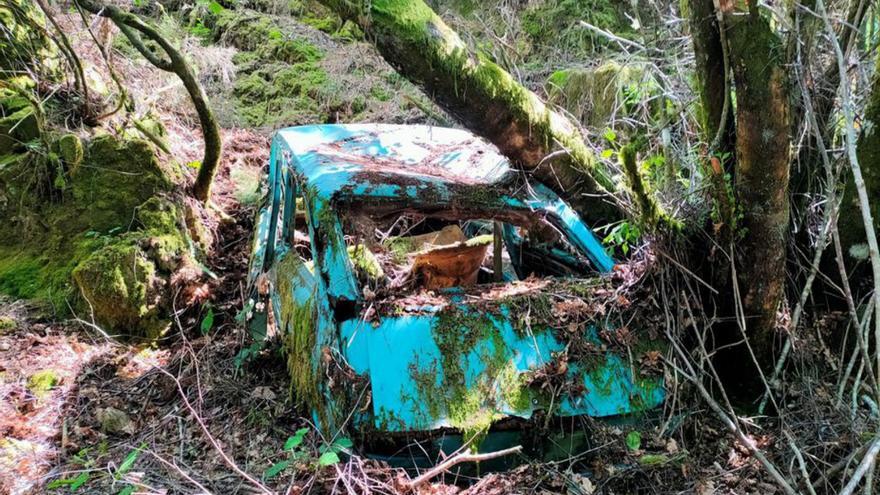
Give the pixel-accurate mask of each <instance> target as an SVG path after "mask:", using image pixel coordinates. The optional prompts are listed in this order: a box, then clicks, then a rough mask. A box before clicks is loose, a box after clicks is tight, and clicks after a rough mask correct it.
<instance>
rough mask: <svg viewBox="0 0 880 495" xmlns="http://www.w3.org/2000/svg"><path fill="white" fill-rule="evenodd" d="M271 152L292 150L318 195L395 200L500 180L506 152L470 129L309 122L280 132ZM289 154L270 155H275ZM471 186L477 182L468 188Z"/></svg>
mask: <svg viewBox="0 0 880 495" xmlns="http://www.w3.org/2000/svg"><path fill="white" fill-rule="evenodd" d="M272 149H273V153H275V154H277V153H282V154H288V155H287V158H289V159H292V163H291V165H292V166H293V168H294V170H295V171H296V173H297V174H298V175H300V176H301V179H302V180H303V181H304V186H306V187H311V188H313V190H314V191H315V192H316V193H317V194H318V195H319V196H321V197H324V198H327V199H329V198H333V197H337V196H339V195H340V194H344V195H350V196H371V197H389V198H398V197H400V196H401V195H405V196H410V197H415V196H417V195H418V194H420V193H423V192H424V191H425V190H430V192H431V193H434V194H441V195H442V194H449V193H450V192H449V190H448V186H449V185H455V186H456V187H458V188H460V187H466V188H473V189H477V188H481V187H486V186H487V185H492V186H500V185H502V184H505V183H506V182H508V180H509V179H510V178H512V172H511V169H510V166H509V164H508V161H507V159H506V158H504V157H503V156H501V155H500V154H499V153H498V152H497V150H496V149H495V148H494V147H493V146H492V145H491V144H489V143H487V142H486V141H484V140H482V139H480V138H478V137H476V136H474V135H473V134H471V133H470V132H468V131H464V130H459V129H450V128H444V127H431V126H425V125H385V124H355V125H312V126H301V127H290V128H286V129H282V130H280V131H278V132H277V133H276V135H275V142H274V143H273V147H272ZM280 158H285V157H284V156H282V157H278V156H273V160H277V159H280ZM468 186H472V187H468Z"/></svg>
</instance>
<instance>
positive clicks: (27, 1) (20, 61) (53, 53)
mask: <svg viewBox="0 0 880 495" xmlns="http://www.w3.org/2000/svg"><path fill="white" fill-rule="evenodd" d="M0 24H2V25H3V36H2V37H0V74H4V76H5V75H8V74H20V73H31V72H32V71H36V72H38V73H41V74H42V75H44V76H49V75H57V69H58V63H57V50H56V49H55V45H54V44H53V43H52V41H51V40H50V39H49V37H48V36H47V35H46V31H44V30H42V29H34V26H45V25H46V18H45V16H44V15H43V14H42V12H41V11H40V9H39V8H37V6H36V4H35V3H34V2H33V1H31V0H11V1H9V2H4V3H2V4H0Z"/></svg>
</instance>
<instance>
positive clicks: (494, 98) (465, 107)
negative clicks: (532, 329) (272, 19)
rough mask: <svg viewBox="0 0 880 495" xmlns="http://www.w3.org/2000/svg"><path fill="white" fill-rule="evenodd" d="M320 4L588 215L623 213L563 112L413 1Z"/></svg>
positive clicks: (595, 218)
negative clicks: (361, 32)
mask: <svg viewBox="0 0 880 495" xmlns="http://www.w3.org/2000/svg"><path fill="white" fill-rule="evenodd" d="M324 3H325V4H326V5H328V6H329V7H331V8H332V9H334V10H335V11H336V12H337V13H339V14H340V15H341V16H342V17H343V18H344V19H348V20H352V21H355V22H357V23H358V25H360V26H361V28H362V29H363V30H364V31H365V32H366V33H367V34H368V36H369V37H371V39H373V40H374V42H375V44H376V47H377V48H378V49H379V52H380V53H381V54H382V56H383V57H384V58H385V59H386V60H387V61H388V62H389V63H390V64H391V65H392V66H394V67H395V68H396V69H397V70H398V71H399V72H400V73H401V74H402V75H404V76H405V77H407V78H408V79H410V80H412V81H413V82H415V83H416V84H418V85H420V86H421V87H422V88H423V89H424V91H425V93H426V94H427V95H428V96H430V97H431V98H433V99H434V101H435V102H436V103H437V104H438V105H440V106H441V107H442V108H443V109H444V110H446V111H447V112H449V113H450V114H451V115H453V116H454V117H455V118H456V119H458V120H459V121H460V122H461V123H462V124H464V126H465V127H467V128H469V129H470V130H472V131H473V132H475V133H476V134H478V135H481V136H483V137H485V138H486V139H488V140H489V141H491V142H492V143H493V144H495V145H496V146H497V147H498V148H499V149H500V150H501V152H502V154H504V155H506V156H507V157H508V158H510V159H511V161H512V162H513V164H514V165H515V166H517V167H519V168H520V169H522V170H524V171H527V172H529V173H531V174H533V175H534V176H535V177H536V178H538V179H539V180H540V181H541V182H543V183H545V184H547V185H548V186H549V187H551V188H553V189H555V190H556V191H557V192H558V193H560V194H562V195H564V196H565V197H566V198H567V199H568V200H569V202H571V203H572V205H573V206H574V207H575V208H576V209H577V210H578V211H580V212H581V214H582V215H583V216H584V217H585V218H586V219H588V220H589V221H592V222H594V224H595V223H596V222H602V223H607V222H609V221H614V220H619V219H621V218H624V212H623V211H622V210H621V208H620V206H619V205H618V203H619V201H618V199H617V197H616V196H615V192H616V190H617V184H616V182H615V180H614V178H613V177H612V173H611V171H610V170H609V169H608V168H607V167H606V166H605V165H604V164H603V163H602V162H601V161H599V160H598V159H597V157H596V156H595V155H594V154H593V152H592V151H591V150H590V149H589V147H588V146H587V145H586V143H585V141H584V137H583V136H582V135H581V132H580V131H579V130H578V128H577V126H576V125H574V124H573V123H572V122H571V121H570V120H568V118H566V117H565V116H563V115H562V114H560V113H558V112H556V111H555V110H553V109H552V108H550V107H549V106H547V105H546V104H545V103H544V102H543V101H541V99H540V98H539V97H538V96H537V95H536V94H535V93H533V92H532V91H529V90H528V89H527V88H525V87H524V86H522V85H521V84H520V83H518V82H517V81H516V80H515V79H514V78H513V77H512V76H511V75H510V74H508V73H507V72H506V71H505V70H504V69H502V68H501V67H500V66H498V65H497V64H495V63H494V62H492V61H491V60H488V59H487V58H486V57H484V56H482V55H479V54H475V53H473V52H472V51H471V50H469V49H468V47H467V45H466V44H465V43H464V42H463V41H462V40H461V38H459V36H458V35H457V34H456V33H455V32H454V31H453V30H452V29H450V28H449V27H448V26H447V25H446V23H444V22H443V20H442V19H441V18H440V17H439V16H437V14H435V13H434V11H433V10H431V8H430V7H428V6H427V5H426V4H425V3H424V2H422V1H421V0H385V1H374V2H371V3H369V4H365V3H363V2H358V1H350V0H325V1H324Z"/></svg>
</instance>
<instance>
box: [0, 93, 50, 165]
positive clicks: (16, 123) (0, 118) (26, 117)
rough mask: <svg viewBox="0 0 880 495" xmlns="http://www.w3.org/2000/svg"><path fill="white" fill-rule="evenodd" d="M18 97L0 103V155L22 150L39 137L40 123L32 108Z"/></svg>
mask: <svg viewBox="0 0 880 495" xmlns="http://www.w3.org/2000/svg"><path fill="white" fill-rule="evenodd" d="M21 103H22V99H20V98H18V97H11V98H8V99H6V100H5V101H3V102H0V110H2V113H0V155H5V154H8V153H12V152H15V151H18V150H21V149H23V148H24V145H25V144H26V143H28V142H30V141H33V140H35V139H38V138H39V137H40V122H39V119H38V118H37V114H36V112H35V111H34V109H33V107H31V106H30V104H29V103H27V100H24V104H23V105H22V104H21Z"/></svg>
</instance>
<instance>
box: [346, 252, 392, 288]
mask: <svg viewBox="0 0 880 495" xmlns="http://www.w3.org/2000/svg"><path fill="white" fill-rule="evenodd" d="M348 258H349V259H350V260H351V263H352V265H354V267H355V269H356V270H358V271H359V272H361V273H363V274H365V275H366V276H367V277H369V278H370V279H371V280H380V279H382V277H384V276H385V271H384V270H382V265H381V264H380V263H379V260H378V259H377V258H376V255H374V254H373V252H372V251H370V250H369V249H367V247H366V246H364V245H363V244H358V245H356V246H349V247H348Z"/></svg>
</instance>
